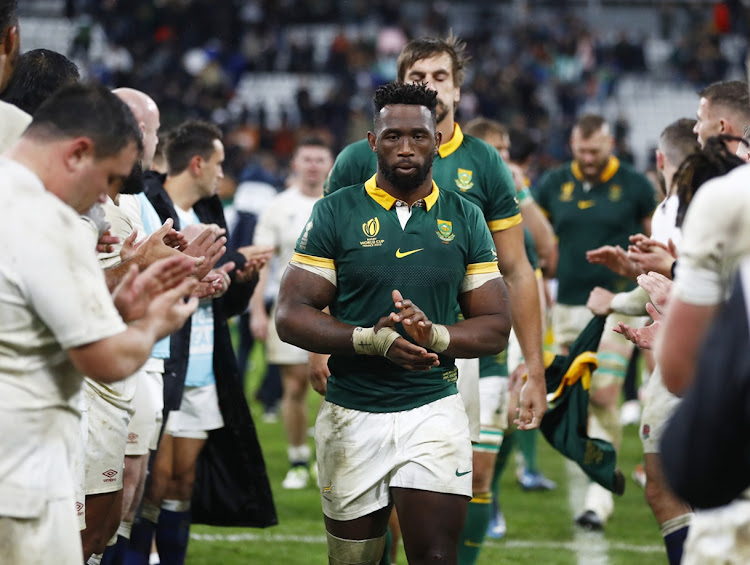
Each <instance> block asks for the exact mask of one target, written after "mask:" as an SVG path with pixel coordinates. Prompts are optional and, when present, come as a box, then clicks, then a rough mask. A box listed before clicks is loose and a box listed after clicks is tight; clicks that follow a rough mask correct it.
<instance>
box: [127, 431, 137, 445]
mask: <svg viewBox="0 0 750 565" xmlns="http://www.w3.org/2000/svg"><path fill="white" fill-rule="evenodd" d="M137 439H138V434H134V433H133V432H130V433H129V434H128V443H135V442H136V440H137Z"/></svg>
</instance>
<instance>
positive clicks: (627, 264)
mask: <svg viewBox="0 0 750 565" xmlns="http://www.w3.org/2000/svg"><path fill="white" fill-rule="evenodd" d="M586 260H587V261H588V262H589V263H592V264H594V265H604V266H605V267H607V268H608V269H609V270H610V271H613V272H615V273H617V274H618V275H621V276H623V277H628V278H633V279H634V278H635V277H637V276H638V275H639V274H641V273H642V272H643V271H641V269H640V268H639V267H638V265H637V264H636V263H635V262H634V261H632V260H631V259H630V258H629V257H628V253H627V252H626V251H625V250H624V249H623V248H622V247H620V246H619V245H603V246H602V247H597V248H596V249H591V250H589V251H587V252H586Z"/></svg>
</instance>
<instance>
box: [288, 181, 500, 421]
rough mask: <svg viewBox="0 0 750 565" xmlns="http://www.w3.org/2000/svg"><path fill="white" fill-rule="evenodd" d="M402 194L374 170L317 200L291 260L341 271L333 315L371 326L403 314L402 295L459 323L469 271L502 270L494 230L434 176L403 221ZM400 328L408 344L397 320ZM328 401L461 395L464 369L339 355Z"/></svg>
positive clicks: (365, 402)
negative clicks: (397, 301)
mask: <svg viewBox="0 0 750 565" xmlns="http://www.w3.org/2000/svg"><path fill="white" fill-rule="evenodd" d="M397 205H400V204H398V203H397V201H396V199H395V198H393V197H392V196H390V195H389V194H388V193H386V192H385V191H384V190H382V189H380V188H378V186H377V185H376V182H375V177H374V176H373V177H372V178H371V179H370V180H368V181H367V182H366V183H364V184H359V185H356V186H351V187H348V188H346V189H343V190H339V191H337V192H336V193H335V194H333V195H331V196H328V197H326V198H324V199H323V200H321V201H319V202H317V203H316V204H315V207H314V209H313V213H312V216H311V218H310V221H309V222H308V224H307V226H306V228H305V231H304V232H303V233H302V235H301V236H300V238H299V240H298V241H297V248H296V250H295V255H294V257H293V258H292V261H293V262H298V263H302V264H307V265H312V266H316V267H323V268H328V269H335V271H336V284H337V291H336V298H335V299H334V302H333V303H332V304H331V305H330V308H331V314H332V315H333V316H335V317H336V318H337V319H339V320H341V321H342V322H345V323H347V324H351V325H353V326H363V327H370V326H373V325H375V324H376V323H377V322H378V320H379V319H380V318H382V317H383V316H387V315H388V314H389V313H390V312H395V311H397V310H396V308H395V306H394V305H393V299H392V297H391V292H392V291H393V290H394V289H397V290H399V291H401V294H402V295H403V297H404V298H408V299H410V300H413V301H414V303H415V304H416V305H417V306H419V308H421V309H422V310H423V311H424V312H425V314H426V315H427V317H428V318H429V319H430V320H432V321H433V322H435V323H439V324H446V325H450V324H453V323H455V321H456V303H457V300H458V296H459V293H460V290H461V284H462V282H463V280H464V277H465V276H467V275H473V274H484V273H497V272H498V271H497V254H496V252H495V246H494V244H493V242H492V236H491V235H490V232H489V230H488V229H487V226H486V224H485V222H484V219H483V218H482V214H481V212H480V211H479V209H478V208H477V207H476V206H474V205H473V204H470V203H469V202H467V201H466V200H465V199H464V198H461V197H460V196H458V195H456V194H455V193H453V192H450V191H445V190H440V189H438V187H437V185H436V184H435V183H434V182H433V189H432V193H431V194H430V195H429V196H428V197H427V198H425V199H424V205H423V206H418V205H416V204H415V205H414V206H412V209H411V210H412V211H411V217H410V218H409V220H408V222H407V223H406V226H405V227H404V228H402V227H401V223H400V222H399V218H398V214H397V212H396V207H397ZM396 327H397V329H398V331H399V332H400V333H401V335H402V336H403V337H404V338H406V339H408V340H410V341H413V340H411V338H409V337H408V336H407V334H406V332H404V331H403V328H402V327H401V325H400V324H397V326H396ZM328 366H329V367H330V369H331V376H330V378H329V379H328V391H327V393H326V400H328V401H329V402H332V403H334V404H338V405H340V406H344V407H346V408H351V409H355V410H363V411H367V412H396V411H401V410H408V409H411V408H415V407H417V406H422V405H424V404H428V403H430V402H433V401H435V400H438V399H440V398H443V397H445V396H449V395H452V394H456V392H457V389H456V377H457V374H458V371H457V369H456V367H455V364H454V362H453V359H452V358H450V357H448V356H446V355H440V366H438V367H433V368H432V369H430V370H429V371H407V370H406V369H402V368H401V367H399V366H398V365H396V364H394V363H392V362H391V361H389V360H388V359H386V358H385V357H377V356H370V355H355V354H352V355H333V356H331V359H330V361H329V363H328Z"/></svg>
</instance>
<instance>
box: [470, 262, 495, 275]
mask: <svg viewBox="0 0 750 565" xmlns="http://www.w3.org/2000/svg"><path fill="white" fill-rule="evenodd" d="M499 272H500V271H499V270H498V268H497V261H489V262H487V263H472V264H471V265H466V274H467V275H491V274H493V273H499Z"/></svg>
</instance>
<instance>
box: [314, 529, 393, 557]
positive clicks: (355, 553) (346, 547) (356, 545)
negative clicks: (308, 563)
mask: <svg viewBox="0 0 750 565" xmlns="http://www.w3.org/2000/svg"><path fill="white" fill-rule="evenodd" d="M326 535H327V537H328V563H329V565H376V564H377V563H380V559H381V558H382V557H383V550H384V549H385V536H384V535H383V536H380V537H379V538H372V539H366V540H349V539H342V538H339V537H336V536H334V535H332V534H331V533H329V532H326Z"/></svg>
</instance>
